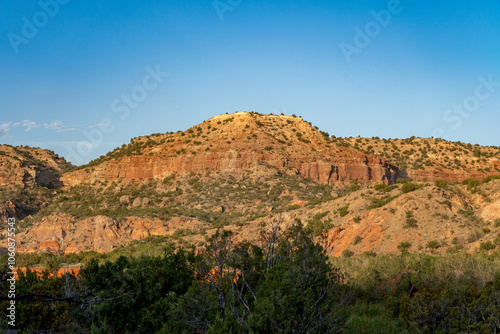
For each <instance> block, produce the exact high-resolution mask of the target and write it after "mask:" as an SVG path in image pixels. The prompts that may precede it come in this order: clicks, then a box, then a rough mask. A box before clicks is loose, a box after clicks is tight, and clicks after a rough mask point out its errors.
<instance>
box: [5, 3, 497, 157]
mask: <svg viewBox="0 0 500 334" xmlns="http://www.w3.org/2000/svg"><path fill="white" fill-rule="evenodd" d="M0 22H1V25H0V27H1V38H0V68H1V76H0V91H1V94H0V115H1V119H0V143H8V144H12V145H30V146H38V147H42V148H48V149H52V150H54V151H55V152H56V153H58V154H60V155H62V156H65V157H67V158H68V159H69V160H70V161H72V162H73V163H75V164H81V163H85V162H88V161H89V160H91V159H94V158H96V157H98V156H99V155H101V154H105V153H106V152H108V151H110V150H112V149H113V148H115V147H117V146H120V145H121V144H123V143H128V142H129V141H130V138H132V137H136V136H141V135H148V134H151V133H158V132H159V133H163V132H167V131H177V130H184V129H186V128H188V127H190V126H192V125H195V124H198V123H200V122H202V121H203V120H205V119H208V118H210V117H212V116H214V115H217V114H223V113H226V112H229V113H231V112H234V111H257V112H261V113H281V112H283V113H285V114H292V113H294V114H297V115H301V116H302V117H303V118H304V119H306V120H307V121H310V122H312V123H313V124H314V125H318V126H319V127H320V128H321V129H322V130H325V131H328V132H329V133H330V134H334V135H336V136H357V135H361V136H369V137H371V136H379V137H381V138H406V137H410V136H412V135H415V136H421V137H431V136H436V137H442V138H445V139H449V140H454V141H463V142H470V143H473V144H475V143H479V144H482V145H500V131H499V125H500V110H499V109H500V62H499V59H500V2H499V1H493V0H490V1H480V0H479V1H465V0H457V1H453V2H452V3H451V2H448V1H439V2H431V1H416V0H413V1H410V0H401V1H397V0H391V1H344V0H339V1H331V0H330V1H314V2H311V1H274V2H272V1H260V0H253V1H250V0H216V1H213V0H207V1H144V2H139V1H127V0H122V1H102V0H101V1H92V0H89V1H76V0H58V1H57V0H42V1H23V0H19V1H16V2H7V1H4V2H2V3H1V4H0Z"/></svg>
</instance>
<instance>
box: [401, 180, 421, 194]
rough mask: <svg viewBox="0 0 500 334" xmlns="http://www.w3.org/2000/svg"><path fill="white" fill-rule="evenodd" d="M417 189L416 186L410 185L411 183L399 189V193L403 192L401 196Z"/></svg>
mask: <svg viewBox="0 0 500 334" xmlns="http://www.w3.org/2000/svg"><path fill="white" fill-rule="evenodd" d="M417 189H418V186H417V185H416V184H414V183H411V182H408V183H405V184H403V186H402V187H401V191H402V192H403V194H406V193H409V192H412V191H415V190H417Z"/></svg>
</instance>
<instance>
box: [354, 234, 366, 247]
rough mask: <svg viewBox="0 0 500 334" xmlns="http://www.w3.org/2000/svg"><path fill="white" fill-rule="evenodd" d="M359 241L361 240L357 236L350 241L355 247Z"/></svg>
mask: <svg viewBox="0 0 500 334" xmlns="http://www.w3.org/2000/svg"><path fill="white" fill-rule="evenodd" d="M361 240H363V239H362V238H361V236H359V235H357V236H356V237H355V238H354V240H353V241H352V244H353V245H357V244H359V243H360V242H361Z"/></svg>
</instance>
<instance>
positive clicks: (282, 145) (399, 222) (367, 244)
mask: <svg viewBox="0 0 500 334" xmlns="http://www.w3.org/2000/svg"><path fill="white" fill-rule="evenodd" d="M1 152H3V153H1ZM71 167H72V166H71V165H70V164H69V163H67V162H66V161H65V160H64V159H62V158H59V157H58V156H57V155H55V154H54V153H53V152H51V151H47V150H42V149H38V148H27V147H12V146H7V145H2V146H1V149H0V219H2V221H5V220H6V219H7V218H8V217H17V219H18V220H19V226H18V228H19V230H18V241H19V247H18V251H19V252H22V253H44V252H51V253H56V254H71V253H79V252H101V253H102V252H110V251H113V250H115V249H119V248H120V247H122V246H126V245H129V244H134V243H136V242H139V241H144V240H146V242H148V241H150V240H153V239H151V238H157V237H158V238H160V239H161V238H168V239H169V240H173V241H174V242H176V243H179V244H181V245H185V244H194V245H196V247H204V244H205V242H206V239H207V238H208V237H209V236H210V235H211V234H213V233H215V231H216V230H217V229H219V228H226V229H231V230H233V231H234V232H235V235H236V236H237V238H239V239H240V240H243V239H245V240H250V241H258V239H259V229H260V226H261V224H264V225H265V224H267V223H269V221H270V220H273V221H279V222H280V223H281V224H283V225H284V226H286V225H289V224H293V223H295V222H297V221H298V220H300V221H302V222H303V223H304V224H305V225H308V226H310V227H311V228H313V229H314V230H315V231H316V232H315V233H316V234H317V235H318V238H319V236H320V235H323V238H322V239H321V240H322V242H323V243H324V245H325V247H326V249H327V250H328V253H329V254H330V255H332V256H339V255H341V254H343V253H344V252H345V251H347V250H349V251H352V252H353V253H354V254H355V255H360V254H363V253H366V252H373V253H376V254H389V253H394V252H398V251H399V250H400V248H399V247H398V246H400V244H401V243H407V244H410V246H408V247H407V248H408V249H407V250H408V251H417V252H445V251H447V250H449V249H451V250H453V251H459V250H465V251H467V252H474V251H476V250H478V249H480V247H481V244H483V243H490V244H491V245H490V246H488V247H490V249H491V247H493V246H495V245H497V244H499V245H500V236H498V233H499V231H498V229H499V227H500V180H499V179H498V177H497V176H498V175H500V148H499V147H484V146H479V145H471V144H464V143H460V142H447V141H444V140H441V139H434V138H415V137H411V138H408V139H379V138H377V137H373V138H361V137H350V138H337V137H335V136H330V135H329V134H328V133H326V132H323V131H320V130H319V129H318V128H317V127H314V126H312V125H311V124H310V123H308V122H306V121H304V120H303V119H302V118H300V117H295V116H286V115H261V114H256V113H235V114H226V115H220V116H216V117H213V118H211V119H209V120H207V121H204V122H202V123H201V124H199V125H196V126H194V127H191V128H189V129H187V130H185V131H178V132H176V133H165V134H153V135H150V136H145V137H137V138H133V139H132V140H131V142H130V143H129V144H127V145H123V146H121V147H119V148H117V149H115V150H114V151H112V152H109V153H108V154H107V155H106V156H102V157H100V158H99V159H96V160H94V161H92V162H90V163H89V164H87V165H84V166H80V167H78V168H72V169H71ZM410 179H412V180H413V181H411V182H409V180H410ZM436 181H437V182H436ZM405 182H406V183H405ZM408 182H409V183H408ZM0 233H1V234H2V235H5V234H6V230H5V229H4V230H1V232H0ZM155 240H156V239H155ZM161 240H163V239H161ZM429 242H432V243H431V244H429ZM428 245H432V247H430V246H428ZM1 247H5V239H3V240H1V241H0V248H1ZM495 247H496V246H495ZM495 247H493V248H495ZM0 251H1V249H0ZM3 251H5V249H3Z"/></svg>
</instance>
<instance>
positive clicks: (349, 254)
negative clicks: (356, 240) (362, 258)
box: [342, 249, 354, 257]
mask: <svg viewBox="0 0 500 334" xmlns="http://www.w3.org/2000/svg"><path fill="white" fill-rule="evenodd" d="M353 255H354V252H353V251H352V250H350V249H344V250H343V251H342V257H352V256H353Z"/></svg>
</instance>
